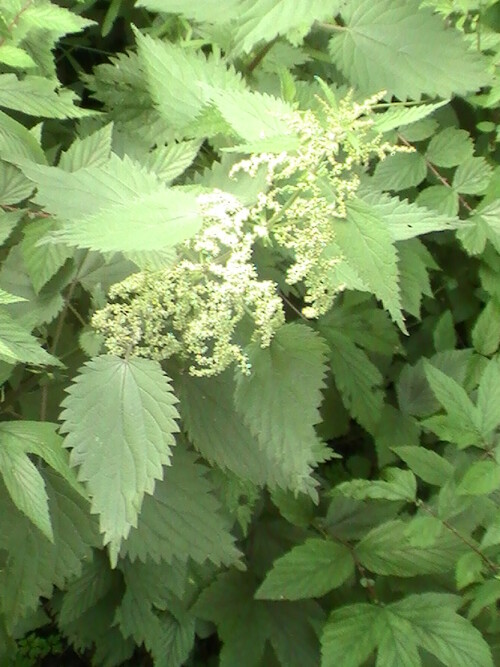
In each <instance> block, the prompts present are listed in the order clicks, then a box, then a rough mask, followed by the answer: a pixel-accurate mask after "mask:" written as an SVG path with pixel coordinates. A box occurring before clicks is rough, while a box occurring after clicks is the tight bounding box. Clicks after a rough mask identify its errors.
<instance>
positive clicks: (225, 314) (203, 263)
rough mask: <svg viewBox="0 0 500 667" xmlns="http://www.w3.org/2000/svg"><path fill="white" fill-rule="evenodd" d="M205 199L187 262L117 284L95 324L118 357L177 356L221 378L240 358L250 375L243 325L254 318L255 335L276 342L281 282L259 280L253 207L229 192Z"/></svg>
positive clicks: (183, 257) (184, 250)
mask: <svg viewBox="0 0 500 667" xmlns="http://www.w3.org/2000/svg"><path fill="white" fill-rule="evenodd" d="M199 204H200V207H201V213H202V215H203V219H204V225H203V227H202V230H201V231H200V232H199V233H198V234H197V235H196V236H195V237H193V238H192V239H190V240H189V241H187V242H186V243H184V244H183V245H182V247H181V248H180V252H179V254H180V259H179V261H178V262H177V263H176V264H175V265H174V266H172V267H169V268H167V269H163V270H161V271H157V272H153V273H148V272H143V273H136V274H133V275H132V276H130V277H129V278H127V279H126V280H124V281H123V282H121V283H118V284H117V285H114V286H113V287H112V288H111V290H110V293H109V298H110V303H109V304H108V305H107V306H106V307H105V308H103V309H102V310H100V311H99V312H97V313H96V314H95V315H94V318H93V325H94V327H95V328H96V329H97V330H98V331H99V332H101V333H102V334H103V335H104V338H105V344H106V347H107V349H108V351H109V352H110V353H111V354H116V355H118V356H124V355H127V354H132V355H137V356H145V357H148V358H150V359H156V360H158V361H161V360H164V359H167V358H168V357H170V356H172V355H173V354H177V355H179V356H180V357H181V358H184V359H186V360H187V361H188V362H189V363H190V367H189V372H190V373H191V374H192V375H198V376H206V375H215V374H217V373H220V372H222V371H223V370H224V369H225V368H227V367H228V366H229V365H231V364H232V363H233V362H234V361H236V362H237V363H238V364H239V365H240V368H241V369H242V371H243V372H245V373H247V372H248V370H249V365H248V359H247V357H246V356H245V353H244V352H243V349H242V347H241V345H239V344H238V342H237V340H236V338H237V327H238V326H239V325H243V323H244V322H243V321H244V319H245V318H246V319H247V320H248V321H249V322H250V323H252V326H253V338H254V339H257V340H259V341H260V344H261V345H262V347H265V346H268V345H269V344H270V342H271V339H272V336H273V334H274V332H275V331H276V330H277V329H278V328H279V327H280V326H281V325H282V324H283V323H284V314H283V307H282V302H281V299H280V298H279V296H278V294H277V292H276V286H275V285H274V283H272V282H271V281H263V280H259V279H258V276H257V271H256V269H255V267H254V265H253V264H252V262H251V254H252V246H253V243H254V240H255V234H252V233H250V232H249V231H247V226H246V225H245V222H246V220H247V217H248V210H247V209H245V208H244V207H242V206H241V204H240V203H239V201H238V200H237V199H236V198H234V197H233V196H231V195H229V194H227V193H223V192H221V191H214V192H213V193H210V194H207V195H201V196H200V197H199Z"/></svg>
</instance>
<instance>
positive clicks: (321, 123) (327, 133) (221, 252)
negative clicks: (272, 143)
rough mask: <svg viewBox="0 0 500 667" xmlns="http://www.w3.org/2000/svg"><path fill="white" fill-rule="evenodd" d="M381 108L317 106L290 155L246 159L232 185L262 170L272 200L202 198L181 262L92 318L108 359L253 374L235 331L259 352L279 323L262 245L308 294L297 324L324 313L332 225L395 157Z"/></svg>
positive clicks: (328, 300)
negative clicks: (379, 124)
mask: <svg viewBox="0 0 500 667" xmlns="http://www.w3.org/2000/svg"><path fill="white" fill-rule="evenodd" d="M378 99H379V96H374V97H372V98H370V99H368V100H367V101H365V102H364V103H363V104H357V103H354V102H353V101H352V99H351V97H350V96H347V97H346V98H344V99H343V100H342V101H340V102H339V103H338V105H336V106H335V107H332V106H329V105H328V104H326V103H325V102H322V101H320V102H321V103H320V110H319V112H313V111H311V110H307V111H303V112H298V111H297V112H294V113H293V114H291V115H290V117H289V118H287V121H288V122H289V126H290V130H291V133H293V134H294V135H295V136H297V138H298V147H297V148H296V150H293V151H290V152H286V151H283V152H281V153H278V154H276V153H260V154H256V155H253V156H252V157H250V158H249V159H246V160H242V161H240V162H239V163H237V164H236V165H235V166H234V167H233V169H232V171H231V173H230V176H233V175H234V174H236V173H237V172H238V171H246V172H248V173H249V174H250V175H255V174H256V172H257V171H258V170H259V169H260V168H261V167H262V166H263V165H264V166H265V168H266V170H267V177H266V178H267V190H266V191H265V192H261V193H260V194H259V196H258V198H257V202H256V203H255V204H254V205H253V206H251V207H249V208H247V207H244V206H243V205H242V204H241V203H240V202H239V200H238V199H237V198H236V197H234V196H233V195H230V194H228V193H225V192H222V191H221V190H214V191H212V192H210V193H206V194H202V195H200V196H199V198H198V202H199V206H200V213H201V215H202V218H203V220H204V223H203V225H202V228H201V230H200V231H199V232H198V234H196V235H195V236H194V237H193V238H191V239H189V240H188V241H186V242H184V243H183V244H181V245H180V246H179V247H178V259H177V261H176V262H175V263H174V264H173V265H172V266H170V267H168V268H165V269H162V270H160V271H155V272H147V271H146V272H140V273H136V274H133V275H131V276H130V277H128V278H127V279H126V280H124V281H123V282H121V283H118V284H116V285H114V286H113V287H112V288H111V290H110V293H109V303H108V305H107V306H106V307H105V308H103V309H102V310H100V311H98V312H97V313H96V314H95V315H94V317H93V325H94V327H95V328H96V329H97V330H98V331H99V332H100V333H101V334H102V335H103V336H104V339H105V344H106V347H107V349H108V351H109V352H110V353H111V354H116V355H119V356H124V355H138V356H144V357H148V358H151V359H155V360H158V361H162V360H164V359H168V358H169V357H171V356H172V355H178V356H179V357H180V358H182V359H184V360H185V361H186V362H187V363H188V365H189V372H190V373H191V374H193V375H199V376H208V375H215V374H218V373H220V372H222V371H223V370H225V369H226V368H227V367H228V366H230V365H231V364H232V363H234V362H236V363H237V364H238V365H239V367H240V368H241V370H242V371H243V372H244V373H248V372H249V363H248V359H247V357H246V354H245V352H244V349H243V348H244V345H245V344H247V343H248V342H249V341H248V336H247V337H246V339H245V340H243V341H242V340H239V338H240V332H241V331H242V329H243V328H245V331H247V332H248V327H251V338H252V340H257V341H258V342H259V343H260V345H261V346H262V347H265V346H268V345H269V344H270V342H271V339H272V337H273V335H274V333H275V332H276V330H277V329H278V328H279V327H280V326H281V325H282V324H283V323H284V321H285V317H284V311H283V306H282V301H281V298H280V296H279V293H278V290H277V286H276V285H275V284H274V283H273V282H272V281H269V280H261V279H260V278H259V275H258V272H257V269H256V267H255V266H254V264H253V261H252V251H253V247H254V244H255V243H257V242H260V241H262V240H265V242H267V243H269V244H272V246H273V247H274V248H275V249H276V250H277V252H278V253H279V252H282V253H283V255H284V257H285V258H286V261H288V269H287V272H286V282H287V283H288V284H289V285H295V284H297V283H302V284H303V285H304V288H305V289H304V302H305V304H306V305H305V307H304V308H303V314H304V316H305V317H309V318H316V317H319V316H320V315H321V314H323V313H325V312H327V311H328V310H329V308H330V307H331V306H332V304H333V302H334V299H335V297H336V295H337V294H338V293H339V292H340V291H341V290H342V289H343V285H342V283H341V282H340V281H339V279H338V277H337V274H336V272H335V270H334V269H335V266H336V264H337V263H338V262H339V261H340V260H341V259H342V257H341V255H340V253H339V252H338V251H336V250H335V224H338V222H339V220H342V219H345V217H346V212H347V204H348V201H349V199H350V198H352V197H353V196H354V195H355V193H356V191H357V189H358V186H359V173H360V168H361V167H362V166H364V165H365V164H366V163H367V161H368V160H369V159H370V158H371V157H372V156H374V155H376V156H377V157H379V158H380V159H383V158H384V157H385V155H387V154H388V153H391V152H393V151H394V150H396V148H395V147H394V146H393V145H391V144H388V143H382V142H381V139H380V136H379V135H377V134H376V133H375V132H374V131H373V129H372V126H373V119H372V118H371V115H372V112H371V106H372V105H373V104H374V103H375V102H377V101H378ZM343 224H348V223H346V222H345V221H344V223H343ZM290 258H292V259H291V260H290Z"/></svg>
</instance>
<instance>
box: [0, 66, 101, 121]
mask: <svg viewBox="0 0 500 667" xmlns="http://www.w3.org/2000/svg"><path fill="white" fill-rule="evenodd" d="M76 99H77V98H76V96H75V95H74V93H73V92H72V91H71V90H70V89H69V88H57V89H56V82H54V81H50V80H49V79H45V78H43V77H41V76H31V75H29V76H26V77H24V79H21V80H20V79H18V78H17V77H16V76H15V74H0V106H2V107H6V108H7V109H13V110H15V111H22V112H23V113H25V114H28V115H30V116H41V117H42V118H81V117H82V116H89V115H92V114H93V113H94V112H93V111H88V110H87V109H81V108H79V107H77V106H75V101H76Z"/></svg>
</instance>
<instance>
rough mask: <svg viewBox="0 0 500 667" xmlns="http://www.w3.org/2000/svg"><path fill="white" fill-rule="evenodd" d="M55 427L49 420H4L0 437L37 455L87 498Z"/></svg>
mask: <svg viewBox="0 0 500 667" xmlns="http://www.w3.org/2000/svg"><path fill="white" fill-rule="evenodd" d="M57 428H58V425H57V424H51V423H49V422H35V421H28V420H23V421H15V422H10V421H4V422H1V423H0V439H1V440H2V441H3V442H4V443H8V444H10V446H11V447H17V448H18V449H21V450H22V451H23V452H25V453H26V454H34V455H35V456H39V457H40V458H41V459H43V460H44V461H45V463H47V464H48V465H49V466H50V467H51V468H52V469H53V470H55V471H56V472H58V473H59V474H60V475H61V477H63V479H65V480H66V482H68V484H69V485H70V486H71V487H72V488H73V490H74V491H76V492H77V493H79V494H80V495H81V496H82V497H83V498H85V499H87V497H86V495H85V491H84V489H83V487H82V486H81V484H79V482H78V481H77V478H76V474H75V471H74V469H73V468H70V466H69V456H68V453H67V452H66V450H65V449H64V447H63V439H62V437H61V436H60V435H59V434H58V433H57V432H56V430H57Z"/></svg>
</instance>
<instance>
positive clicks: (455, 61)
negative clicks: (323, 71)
mask: <svg viewBox="0 0 500 667" xmlns="http://www.w3.org/2000/svg"><path fill="white" fill-rule="evenodd" d="M342 19H343V23H344V26H345V27H344V29H343V30H339V31H338V32H336V33H335V34H334V36H333V37H332V38H331V40H330V44H329V50H330V54H331V56H332V59H333V62H334V63H335V65H337V67H339V68H340V70H341V71H342V73H343V74H344V75H345V76H346V78H347V79H348V81H349V83H350V85H354V86H356V87H359V88H360V89H361V90H362V91H363V92H364V93H373V92H378V91H381V90H385V91H387V94H388V97H391V96H393V95H394V96H395V97H397V98H399V99H400V100H406V99H408V98H414V99H417V100H418V99H420V97H421V96H422V94H427V95H429V96H430V97H435V96H440V97H443V98H449V97H451V95H452V94H457V95H460V94H465V93H467V92H471V91H475V90H477V89H478V88H480V87H481V86H482V85H485V84H487V82H488V81H489V80H490V76H489V75H488V62H487V60H486V59H485V58H483V57H482V56H480V55H479V54H477V53H473V52H472V51H471V50H470V51H469V50H468V48H467V46H466V42H465V41H464V39H463V37H462V36H461V35H460V33H459V32H458V31H455V30H453V29H452V28H449V27H448V26H446V25H445V24H444V22H443V21H442V20H441V19H440V18H439V17H438V16H436V15H434V14H433V12H432V11H431V10H429V9H420V8H419V3H418V1H417V0H378V1H377V3H376V4H374V3H373V2H372V1H371V0H352V1H351V2H349V3H347V4H345V5H344V6H343V8H342ZM423 35H425V39H423Z"/></svg>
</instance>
